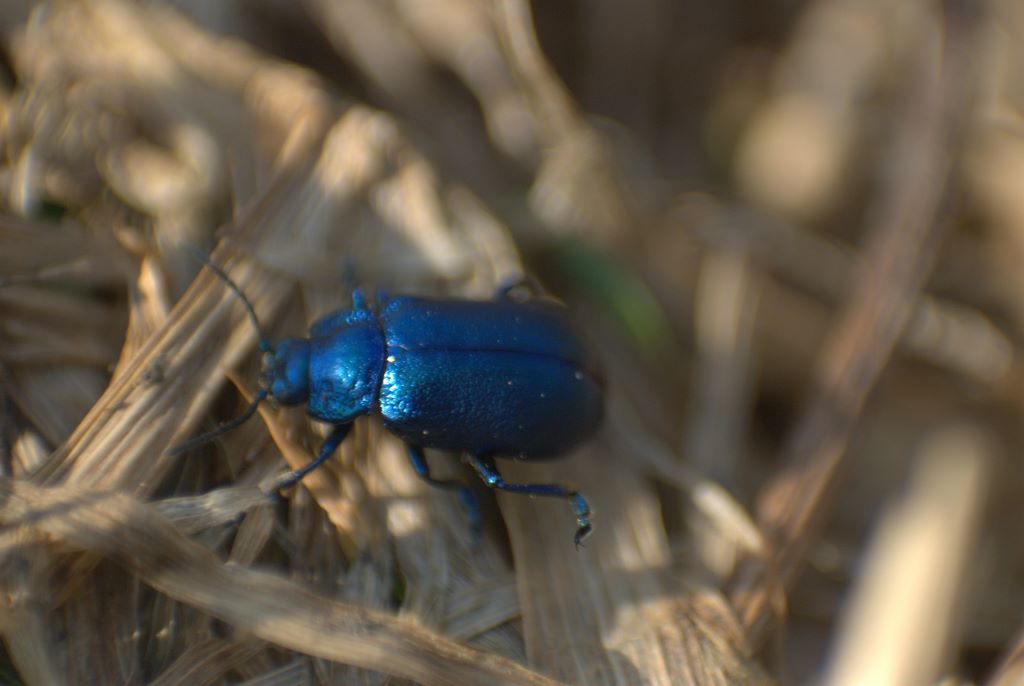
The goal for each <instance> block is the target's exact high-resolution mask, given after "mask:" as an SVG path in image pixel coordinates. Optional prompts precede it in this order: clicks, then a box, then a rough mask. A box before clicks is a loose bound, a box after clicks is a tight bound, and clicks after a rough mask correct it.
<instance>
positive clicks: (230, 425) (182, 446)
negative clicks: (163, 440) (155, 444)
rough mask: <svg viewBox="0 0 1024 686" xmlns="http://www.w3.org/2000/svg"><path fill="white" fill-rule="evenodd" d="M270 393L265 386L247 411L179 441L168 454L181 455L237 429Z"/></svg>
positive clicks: (172, 455) (250, 416)
mask: <svg viewBox="0 0 1024 686" xmlns="http://www.w3.org/2000/svg"><path fill="white" fill-rule="evenodd" d="M268 395H270V391H268V390H267V389H265V388H263V389H260V392H259V393H257V394H256V397H255V398H253V401H252V403H250V405H249V407H247V408H245V412H243V413H242V414H240V415H238V416H237V417H235V418H234V419H232V420H231V421H230V422H224V423H223V424H221V425H220V426H218V427H217V428H216V429H214V430H213V431H207V432H206V433H204V434H200V435H198V436H196V437H195V438H191V439H189V440H187V441H185V442H184V443H179V444H178V445H176V446H174V447H173V448H171V449H170V450H168V451H167V454H168V455H170V456H171V457H177V456H179V455H182V454H184V453H187V452H188V451H190V450H193V449H195V448H198V447H199V446H201V445H205V444H206V443H209V442H210V441H212V440H213V439H215V438H217V437H218V436H223V435H224V434H226V433H227V432H229V431H231V430H233V429H237V428H238V427H240V426H241V425H242V424H245V423H246V422H247V421H249V419H250V418H252V416H253V415H254V414H256V408H257V407H259V404H260V403H261V402H263V401H264V400H266V399H267V396H268Z"/></svg>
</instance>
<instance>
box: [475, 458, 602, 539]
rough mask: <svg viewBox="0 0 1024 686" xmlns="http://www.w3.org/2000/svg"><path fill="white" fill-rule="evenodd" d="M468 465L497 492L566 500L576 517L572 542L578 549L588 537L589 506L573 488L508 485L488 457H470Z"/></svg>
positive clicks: (549, 485) (590, 528) (589, 528)
mask: <svg viewBox="0 0 1024 686" xmlns="http://www.w3.org/2000/svg"><path fill="white" fill-rule="evenodd" d="M469 464H471V465H472V466H473V469H475V470H476V473H477V474H479V475H480V478H481V479H483V482H484V483H485V484H487V485H488V486H490V487H491V488H497V489H498V490H501V491H508V492H510V493H525V494H527V495H544V496H550V497H553V498H565V499H566V500H568V501H569V504H570V505H572V511H573V514H575V515H576V534H575V535H574V536H573V542H575V543H576V547H577V548H579V547H580V543H581V542H582V541H583V539H584V538H586V537H587V536H589V535H590V532H591V531H592V530H593V527H592V526H591V524H590V505H589V504H588V503H587V500H586V498H584V497H583V495H582V494H581V493H580V492H579V491H577V490H576V489H575V488H571V487H569V486H561V485H559V484H510V483H508V482H506V481H505V477H503V476H502V475H501V472H499V471H498V467H497V465H495V464H494V460H493V459H492V458H490V457H484V456H481V455H470V456H469Z"/></svg>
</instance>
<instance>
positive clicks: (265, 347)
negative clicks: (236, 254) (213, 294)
mask: <svg viewBox="0 0 1024 686" xmlns="http://www.w3.org/2000/svg"><path fill="white" fill-rule="evenodd" d="M194 256H195V257H196V259H198V260H199V261H200V262H202V263H203V264H205V265H206V266H207V267H208V268H209V270H210V271H211V272H213V273H214V274H215V275H216V276H217V278H218V279H220V280H221V281H223V282H224V285H225V286H227V287H228V288H230V289H231V292H232V293H234V294H235V295H236V296H238V299H239V300H241V301H242V305H244V306H245V311H246V313H247V314H248V315H249V321H251V322H252V326H253V328H254V329H256V336H257V337H258V338H259V346H260V350H261V351H263V352H265V353H272V352H274V346H272V345H270V341H268V340H267V337H266V336H265V335H263V327H261V326H260V320H259V318H258V317H257V316H256V309H255V308H254V307H253V306H252V303H251V302H249V298H247V297H245V293H243V292H242V289H241V288H239V286H238V284H237V283H235V282H234V281H232V280H231V277H230V276H228V275H227V273H226V272H225V271H224V270H223V269H221V268H220V267H219V266H218V265H216V264H214V263H213V262H212V261H210V258H209V257H207V256H206V255H204V254H203V253H201V252H199V251H198V250H196V251H194ZM254 411H255V410H254Z"/></svg>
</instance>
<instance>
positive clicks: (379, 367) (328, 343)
mask: <svg viewBox="0 0 1024 686" xmlns="http://www.w3.org/2000/svg"><path fill="white" fill-rule="evenodd" d="M309 349H310V353H309V405H308V408H307V412H308V413H309V415H310V416H311V417H314V418H316V419H319V420H320V421H323V422H330V423H331V424H341V423H346V422H351V421H352V420H353V419H355V418H356V417H358V416H360V415H364V414H367V413H369V412H372V411H373V410H374V408H375V406H376V401H377V390H378V389H379V388H380V384H381V377H382V375H383V371H384V357H385V355H384V352H385V346H384V338H383V336H382V334H381V330H380V327H379V326H378V324H377V317H376V315H375V314H374V313H373V312H371V311H370V310H341V311H339V312H335V313H333V314H329V315H327V316H326V317H324V318H322V319H320V320H318V321H317V322H316V323H314V324H313V327H312V329H310V332H309Z"/></svg>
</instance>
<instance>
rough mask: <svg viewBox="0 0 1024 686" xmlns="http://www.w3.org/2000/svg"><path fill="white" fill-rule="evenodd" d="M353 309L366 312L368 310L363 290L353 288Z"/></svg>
mask: <svg viewBox="0 0 1024 686" xmlns="http://www.w3.org/2000/svg"><path fill="white" fill-rule="evenodd" d="M352 309H353V310H365V309H368V307H367V305H366V296H365V295H363V289H361V288H353V289H352Z"/></svg>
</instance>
